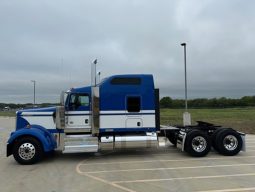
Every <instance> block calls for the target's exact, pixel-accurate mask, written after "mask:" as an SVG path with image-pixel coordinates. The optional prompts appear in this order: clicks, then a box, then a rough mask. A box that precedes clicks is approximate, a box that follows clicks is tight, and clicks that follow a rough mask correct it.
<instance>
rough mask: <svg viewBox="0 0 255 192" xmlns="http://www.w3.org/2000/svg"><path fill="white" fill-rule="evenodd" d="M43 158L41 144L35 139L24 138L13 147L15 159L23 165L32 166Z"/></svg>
mask: <svg viewBox="0 0 255 192" xmlns="http://www.w3.org/2000/svg"><path fill="white" fill-rule="evenodd" d="M42 156H43V149H42V146H41V143H40V142H39V141H38V140H37V139H35V138H33V137H23V138H20V139H18V140H17V141H15V143H14V145H13V157H14V159H15V160H16V161H17V162H18V163H20V164H23V165H31V164H34V163H36V162H37V161H39V160H40V159H41V158H42Z"/></svg>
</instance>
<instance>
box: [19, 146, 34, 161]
mask: <svg viewBox="0 0 255 192" xmlns="http://www.w3.org/2000/svg"><path fill="white" fill-rule="evenodd" d="M19 156H20V157H21V158H22V159H23V160H30V159H32V158H33V157H34V156H35V146H34V145H33V144H31V143H23V144H22V145H21V146H20V147H19Z"/></svg>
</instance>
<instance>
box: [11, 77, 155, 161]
mask: <svg viewBox="0 0 255 192" xmlns="http://www.w3.org/2000/svg"><path fill="white" fill-rule="evenodd" d="M158 93H159V92H158V90H157V89H155V88H154V82H153V76H152V75H149V74H148V75H147V74H133V75H114V76H111V77H108V78H105V79H104V80H103V81H102V82H101V83H99V84H98V85H95V86H87V87H80V88H72V89H70V90H68V91H66V92H65V93H64V95H63V96H62V97H61V98H62V101H61V103H62V105H61V106H56V107H51V108H36V109H28V110H21V111H18V112H17V117H16V118H17V123H16V131H14V132H12V133H11V137H10V139H9V140H8V143H7V156H9V155H11V154H13V156H14V158H15V159H16V160H17V161H18V162H19V163H21V164H31V163H34V162H36V161H38V160H39V159H40V158H41V156H42V154H44V153H47V152H51V151H54V150H60V151H62V152H63V153H76V152H97V151H99V150H109V149H111V150H113V149H116V148H126V147H136V146H137V145H139V146H145V147H148V146H157V133H156V132H157V131H158V130H159V124H160V123H159V109H158V107H159V104H158V100H159V96H158Z"/></svg>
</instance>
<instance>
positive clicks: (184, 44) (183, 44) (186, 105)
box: [181, 43, 188, 111]
mask: <svg viewBox="0 0 255 192" xmlns="http://www.w3.org/2000/svg"><path fill="white" fill-rule="evenodd" d="M181 46H183V47H184V73H185V111H188V99H187V98H188V96H187V65H186V43H182V44H181Z"/></svg>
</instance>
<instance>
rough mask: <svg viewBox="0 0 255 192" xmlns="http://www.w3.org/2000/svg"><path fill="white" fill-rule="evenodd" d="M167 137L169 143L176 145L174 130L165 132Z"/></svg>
mask: <svg viewBox="0 0 255 192" xmlns="http://www.w3.org/2000/svg"><path fill="white" fill-rule="evenodd" d="M167 138H168V140H169V141H170V143H172V144H173V145H174V146H176V145H177V138H176V135H175V132H173V131H172V132H169V133H168V134H167Z"/></svg>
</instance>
